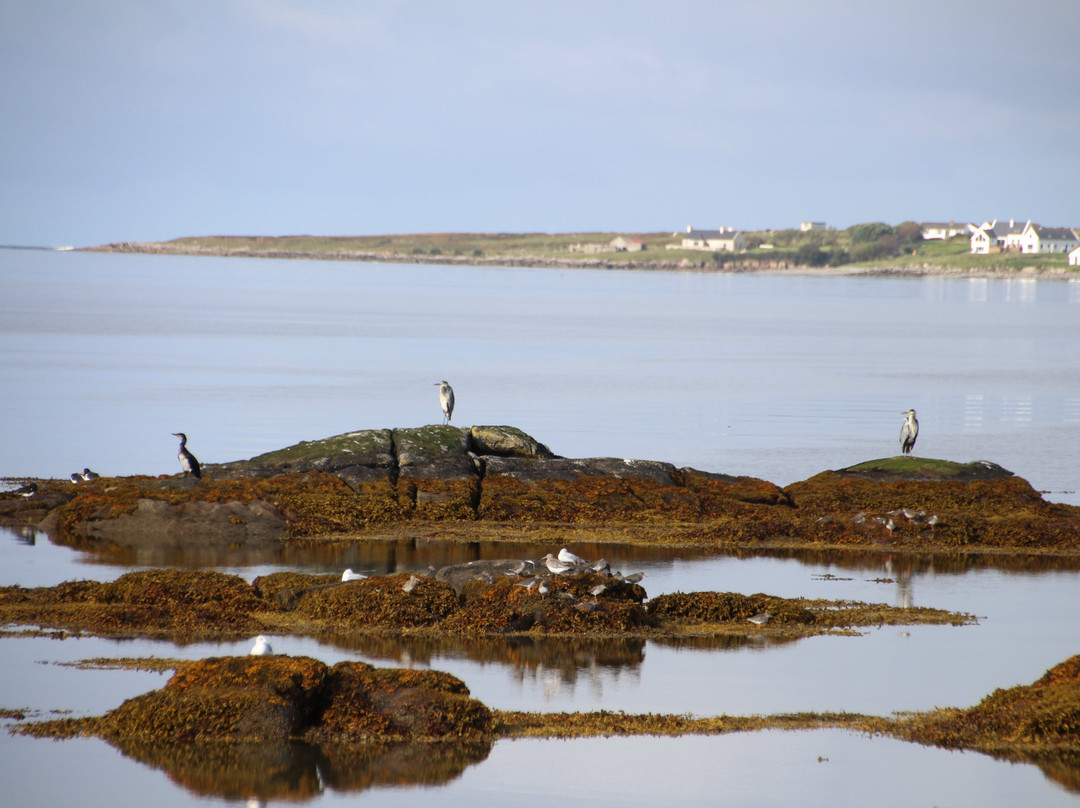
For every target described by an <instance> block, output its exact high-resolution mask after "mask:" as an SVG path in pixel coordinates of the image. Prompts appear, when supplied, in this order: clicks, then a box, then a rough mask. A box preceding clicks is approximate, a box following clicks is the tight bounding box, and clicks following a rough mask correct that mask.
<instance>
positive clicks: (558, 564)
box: [540, 553, 574, 575]
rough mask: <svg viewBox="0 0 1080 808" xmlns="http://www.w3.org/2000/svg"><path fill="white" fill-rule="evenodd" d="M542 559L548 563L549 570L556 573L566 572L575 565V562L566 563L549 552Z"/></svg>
mask: <svg viewBox="0 0 1080 808" xmlns="http://www.w3.org/2000/svg"><path fill="white" fill-rule="evenodd" d="M540 560H541V561H543V562H544V564H546V565H547V568H548V570H549V571H551V572H553V573H555V574H556V575H562V574H563V573H564V572H566V571H567V570H570V569H573V567H574V565H573V564H566V563H564V562H562V561H559V559H557V558H556V557H555V556H553V555H552V554H551V553H548V554H547V555H546V556H544V557H543V558H542V559H540Z"/></svg>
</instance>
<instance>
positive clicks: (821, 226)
mask: <svg viewBox="0 0 1080 808" xmlns="http://www.w3.org/2000/svg"><path fill="white" fill-rule="evenodd" d="M799 229H800V230H801V231H802V232H804V233H809V232H810V231H811V230H828V229H829V226H828V225H827V224H825V222H799Z"/></svg>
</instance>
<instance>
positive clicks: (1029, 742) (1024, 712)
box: [900, 656, 1080, 755]
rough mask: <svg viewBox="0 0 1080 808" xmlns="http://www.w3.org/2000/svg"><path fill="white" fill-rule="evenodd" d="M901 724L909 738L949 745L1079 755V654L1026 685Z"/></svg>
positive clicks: (920, 716)
mask: <svg viewBox="0 0 1080 808" xmlns="http://www.w3.org/2000/svg"><path fill="white" fill-rule="evenodd" d="M900 726H901V732H900V734H901V735H903V736H904V737H906V738H908V739H909V740H913V741H918V742H919V743H924V744H931V745H934V746H943V747H946V748H949V749H977V750H980V751H984V752H991V753H995V754H1006V755H1008V754H1012V753H1021V754H1022V753H1024V752H1025V751H1029V750H1035V749H1038V750H1041V751H1042V752H1044V753H1045V752H1046V751H1048V750H1058V751H1070V752H1072V753H1073V754H1080V656H1074V657H1070V658H1069V659H1067V660H1065V661H1064V662H1062V663H1060V664H1058V665H1055V666H1054V667H1053V668H1051V669H1050V670H1048V671H1047V672H1046V673H1045V674H1044V675H1043V676H1042V677H1041V678H1040V679H1038V680H1037V681H1035V682H1033V683H1032V684H1030V685H1017V686H1016V687H1011V688H1008V689H1004V690H996V691H994V692H993V693H991V694H990V695H989V696H987V697H986V698H985V699H983V700H982V701H980V702H979V703H978V704H976V705H975V706H974V707H970V708H968V709H966V710H961V709H948V710H936V711H934V712H931V713H925V714H918V715H915V716H911V717H909V718H907V719H906V720H905V721H903V722H901V725H900Z"/></svg>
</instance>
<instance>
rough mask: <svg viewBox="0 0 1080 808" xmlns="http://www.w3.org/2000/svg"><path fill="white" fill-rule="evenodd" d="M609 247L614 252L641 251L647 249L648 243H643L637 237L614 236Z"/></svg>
mask: <svg viewBox="0 0 1080 808" xmlns="http://www.w3.org/2000/svg"><path fill="white" fill-rule="evenodd" d="M611 247H612V249H614V250H615V252H641V251H642V250H645V249H648V245H646V244H645V242H644V241H642V240H641V239H639V238H623V237H622V236H616V237H615V238H614V239H612V240H611Z"/></svg>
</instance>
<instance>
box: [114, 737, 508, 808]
mask: <svg viewBox="0 0 1080 808" xmlns="http://www.w3.org/2000/svg"><path fill="white" fill-rule="evenodd" d="M110 742H111V743H112V744H113V745H114V746H116V747H117V748H118V749H119V750H120V751H121V752H123V753H124V754H125V755H127V756H128V757H130V758H133V759H135V760H137V761H139V762H140V763H145V764H146V765H148V766H152V767H154V768H156V769H161V770H162V771H164V772H165V773H166V774H167V775H168V776H169V777H170V779H172V780H173V781H174V782H176V783H178V784H179V785H181V786H183V787H184V788H186V789H187V790H188V791H191V792H192V793H194V794H197V795H200V796H215V797H221V798H224V799H227V800H241V799H250V798H257V799H260V800H304V799H309V798H311V797H313V796H316V795H317V794H319V793H320V792H322V791H323V790H333V791H349V792H352V791H363V790H365V789H368V788H374V787H379V786H401V785H411V784H421V785H438V784H441V783H447V782H450V781H451V780H453V779H455V778H457V777H459V776H460V775H461V773H462V772H464V771H465V769H466V768H467V767H468V766H470V765H472V764H474V763H479V762H481V761H483V760H484V759H485V758H486V757H487V756H488V753H489V752H490V751H491V743H490V741H476V742H469V743H438V742H435V743H418V744H417V743H396V744H388V743H371V744H365V745H359V744H357V745H353V744H328V745H323V746H312V745H309V744H305V743H292V744H286V743H275V744H249V743H245V744H220V743H192V744H173V743H168V744H163V743H147V742H145V741H143V740H135V739H122V740H117V739H114V740H112V741H110Z"/></svg>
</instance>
